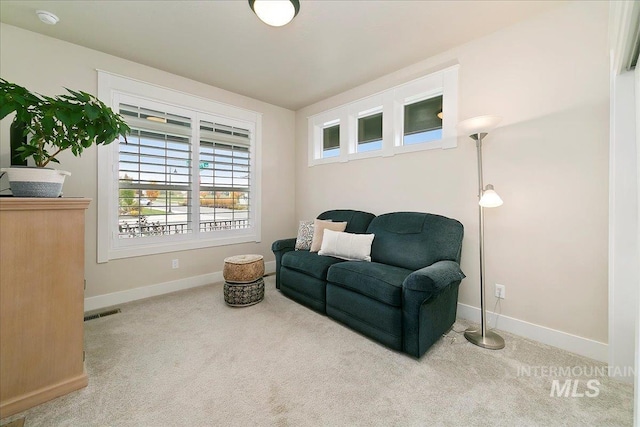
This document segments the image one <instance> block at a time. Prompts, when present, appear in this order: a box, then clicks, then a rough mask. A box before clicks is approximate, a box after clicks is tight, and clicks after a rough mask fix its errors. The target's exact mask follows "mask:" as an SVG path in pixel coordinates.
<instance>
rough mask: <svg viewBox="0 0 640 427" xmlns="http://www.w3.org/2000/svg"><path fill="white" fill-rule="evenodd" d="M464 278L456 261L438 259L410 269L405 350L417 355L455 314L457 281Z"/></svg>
mask: <svg viewBox="0 0 640 427" xmlns="http://www.w3.org/2000/svg"><path fill="white" fill-rule="evenodd" d="M464 278H465V275H464V273H463V272H462V270H460V265H459V264H458V263H457V262H455V261H438V262H436V263H434V264H432V265H430V266H429V267H425V268H421V269H420V270H417V271H414V272H413V273H411V274H410V275H409V276H408V277H407V278H406V279H405V280H404V283H403V284H402V324H403V325H402V329H403V341H402V345H403V350H404V351H405V352H406V353H408V354H410V355H412V356H415V357H420V356H422V355H423V354H424V352H425V351H426V350H427V349H428V348H429V347H430V346H431V345H432V344H433V343H434V342H436V341H437V340H438V338H440V336H441V335H442V334H443V333H444V332H446V331H447V330H448V329H449V328H450V327H451V325H452V324H453V322H454V321H455V318H456V310H457V304H458V285H460V282H461V281H462V279H464Z"/></svg>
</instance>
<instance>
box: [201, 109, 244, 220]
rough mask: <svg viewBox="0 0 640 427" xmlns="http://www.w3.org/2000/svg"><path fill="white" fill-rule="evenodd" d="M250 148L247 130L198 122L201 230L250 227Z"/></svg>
mask: <svg viewBox="0 0 640 427" xmlns="http://www.w3.org/2000/svg"><path fill="white" fill-rule="evenodd" d="M250 148H251V138H250V131H249V130H248V129H241V128H236V127H233V126H225V125H223V124H220V123H211V122H206V121H201V122H200V165H199V168H200V194H199V195H200V231H202V232H211V231H217V230H233V229H238V228H248V227H249V226H250V216H249V213H250V210H251V185H250V184H251V163H250V156H251V151H250Z"/></svg>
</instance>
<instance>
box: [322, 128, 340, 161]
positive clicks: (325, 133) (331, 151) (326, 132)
mask: <svg viewBox="0 0 640 427" xmlns="http://www.w3.org/2000/svg"><path fill="white" fill-rule="evenodd" d="M334 123H335V122H330V123H327V124H325V127H324V129H322V157H323V158H325V159H326V158H329V157H336V156H339V155H340V123H337V124H334Z"/></svg>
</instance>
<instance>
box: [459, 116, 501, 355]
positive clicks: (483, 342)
mask: <svg viewBox="0 0 640 427" xmlns="http://www.w3.org/2000/svg"><path fill="white" fill-rule="evenodd" d="M500 120H501V117H498V116H480V117H474V118H472V119H468V120H465V121H463V122H460V123H459V124H458V129H459V131H460V132H462V133H465V134H466V135H469V137H470V138H471V139H473V140H475V141H476V149H477V151H478V205H479V206H478V211H479V219H480V227H479V228H480V329H477V328H475V327H471V328H469V329H467V330H466V331H465V332H464V336H465V338H466V339H467V340H468V341H470V342H471V343H473V344H475V345H477V346H480V347H483V348H487V349H490V350H500V349H501V348H504V339H502V337H501V336H500V335H498V334H496V333H495V332H493V331H489V330H487V307H486V302H485V294H486V292H485V282H484V271H485V269H484V208H495V207H498V206H500V205H502V199H501V198H500V196H498V194H497V193H496V192H495V191H494V189H493V185H491V184H488V185H487V186H486V187H485V186H484V185H483V182H482V140H483V138H484V137H485V136H487V134H488V133H489V131H490V130H492V129H493V128H494V127H496V125H497V124H498V123H499V122H500Z"/></svg>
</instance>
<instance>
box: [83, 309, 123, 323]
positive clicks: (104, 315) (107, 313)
mask: <svg viewBox="0 0 640 427" xmlns="http://www.w3.org/2000/svg"><path fill="white" fill-rule="evenodd" d="M118 313H120V309H119V308H116V309H114V310H107V311H103V312H101V313H96V314H89V315H87V316H84V321H85V322H86V321H87V320H93V319H97V318H99V317H106V316H111V315H112V314H118Z"/></svg>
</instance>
